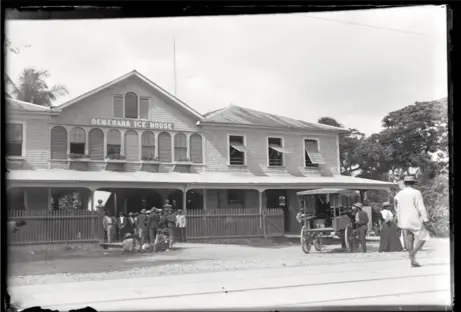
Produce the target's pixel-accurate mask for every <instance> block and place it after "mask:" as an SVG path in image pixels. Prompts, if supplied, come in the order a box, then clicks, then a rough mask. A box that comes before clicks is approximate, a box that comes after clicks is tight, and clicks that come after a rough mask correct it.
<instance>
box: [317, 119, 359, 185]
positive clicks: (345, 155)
mask: <svg viewBox="0 0 461 312" xmlns="http://www.w3.org/2000/svg"><path fill="white" fill-rule="evenodd" d="M317 122H318V123H321V124H324V125H329V126H334V127H340V128H344V125H343V124H341V123H340V122H338V121H337V120H336V119H334V118H331V117H322V118H320V119H319V120H318V121H317ZM364 138H365V134H363V133H361V132H360V131H358V130H357V129H349V131H348V132H346V133H341V134H340V135H339V150H340V165H341V168H340V169H341V174H343V175H349V176H350V175H353V174H354V173H357V172H359V171H360V170H362V166H361V163H360V161H361V160H360V156H359V155H358V154H357V153H356V150H357V149H358V148H359V146H360V145H361V144H362V142H363V140H364Z"/></svg>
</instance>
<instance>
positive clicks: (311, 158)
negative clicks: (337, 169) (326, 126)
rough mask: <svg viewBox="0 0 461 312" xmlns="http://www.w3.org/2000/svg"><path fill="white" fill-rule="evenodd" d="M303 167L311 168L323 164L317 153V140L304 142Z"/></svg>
mask: <svg viewBox="0 0 461 312" xmlns="http://www.w3.org/2000/svg"><path fill="white" fill-rule="evenodd" d="M304 157H305V164H304V165H305V166H306V167H312V166H318V165H319V164H325V161H324V160H323V156H322V154H321V153H320V151H319V147H318V141H317V140H304Z"/></svg>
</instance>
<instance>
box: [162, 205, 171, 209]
mask: <svg viewBox="0 0 461 312" xmlns="http://www.w3.org/2000/svg"><path fill="white" fill-rule="evenodd" d="M163 208H165V209H171V208H173V206H171V205H170V204H164V205H163Z"/></svg>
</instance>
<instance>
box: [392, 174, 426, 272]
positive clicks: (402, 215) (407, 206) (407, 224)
mask: <svg viewBox="0 0 461 312" xmlns="http://www.w3.org/2000/svg"><path fill="white" fill-rule="evenodd" d="M403 183H404V186H405V187H404V189H403V190H401V191H400V192H398V193H397V195H395V197H394V203H395V205H396V212H397V219H398V223H399V228H401V229H402V230H403V231H405V232H404V233H405V234H406V235H405V234H404V239H405V241H406V242H405V243H406V245H407V249H408V248H410V249H409V250H408V254H409V256H410V263H411V266H412V267H420V266H421V265H420V264H419V263H418V262H417V261H416V254H417V253H418V251H419V250H421V248H422V247H423V245H424V243H425V242H426V241H427V240H429V238H430V235H429V232H428V231H427V229H426V224H427V223H428V222H429V219H428V217H427V211H426V207H425V206H424V201H423V195H422V194H421V192H420V191H419V190H417V189H415V188H414V187H415V185H416V179H415V178H414V177H413V176H406V177H405V178H404V180H403ZM415 240H416V243H415V244H414V242H415ZM413 245H414V248H411V246H413Z"/></svg>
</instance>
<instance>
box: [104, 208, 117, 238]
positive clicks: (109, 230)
mask: <svg viewBox="0 0 461 312" xmlns="http://www.w3.org/2000/svg"><path fill="white" fill-rule="evenodd" d="M102 226H103V228H104V231H105V232H106V236H107V242H108V243H109V244H110V243H112V242H113V240H114V234H115V233H114V232H115V222H114V218H112V217H110V216H109V212H108V211H105V212H104V218H103V219H102Z"/></svg>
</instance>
